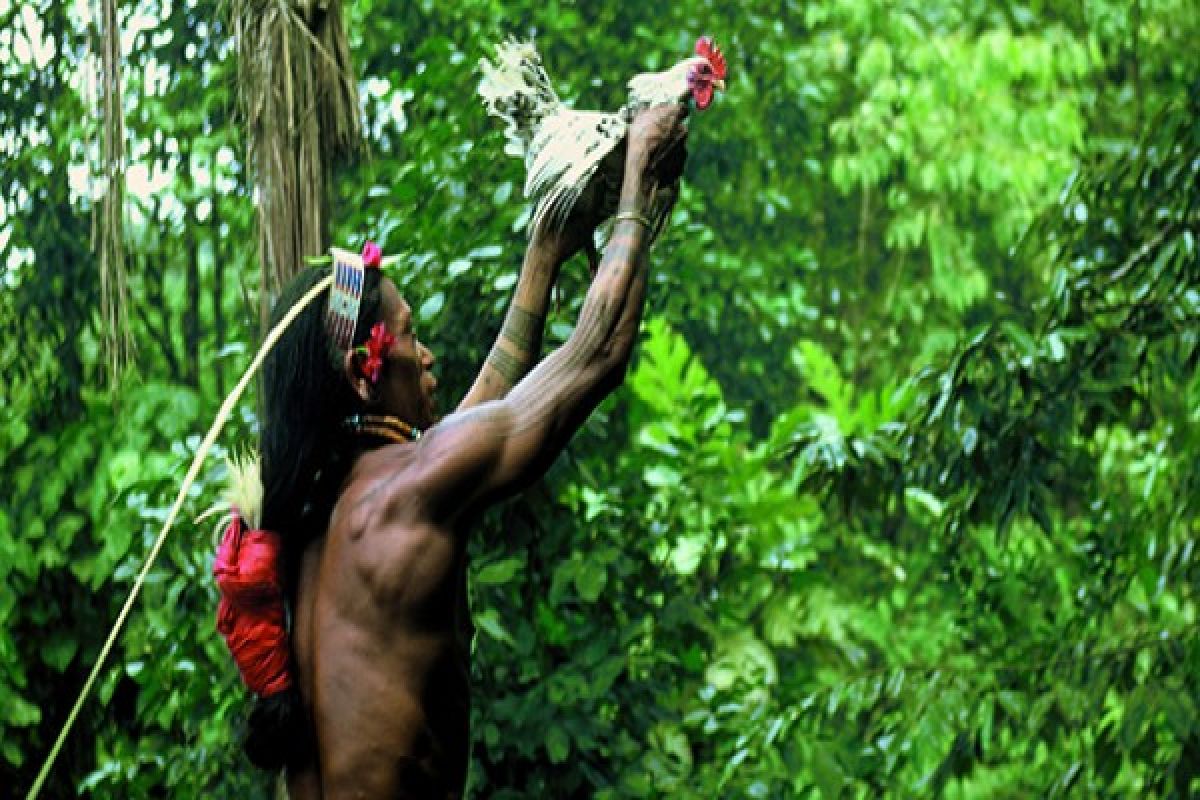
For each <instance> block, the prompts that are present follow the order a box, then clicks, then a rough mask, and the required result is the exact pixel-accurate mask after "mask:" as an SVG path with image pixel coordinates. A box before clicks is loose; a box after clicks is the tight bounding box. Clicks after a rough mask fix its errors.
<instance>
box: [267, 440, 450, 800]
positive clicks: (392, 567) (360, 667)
mask: <svg viewBox="0 0 1200 800" xmlns="http://www.w3.org/2000/svg"><path fill="white" fill-rule="evenodd" d="M413 450H414V446H412V445H395V446H392V447H389V448H385V449H384V450H381V451H374V452H371V453H368V454H366V455H364V456H363V457H362V458H360V459H359V462H358V464H356V466H355V468H354V469H353V470H352V472H351V475H350V478H349V480H348V483H347V486H346V488H345V491H344V492H343V493H342V496H341V498H340V500H339V502H338V505H337V507H336V508H335V509H334V513H333V517H332V520H331V523H330V526H329V531H328V533H327V535H326V536H325V537H323V538H321V539H319V540H318V541H316V542H314V543H313V544H312V545H311V546H310V547H309V549H308V551H307V552H306V553H305V555H304V559H303V562H302V564H301V569H300V576H299V585H298V589H297V595H296V619H295V627H294V633H293V636H294V639H293V646H294V648H295V653H296V660H297V665H296V666H297V675H298V678H299V682H300V689H301V695H302V696H303V697H304V699H305V704H306V705H307V706H308V708H309V710H310V713H311V714H312V719H313V723H314V730H315V732H316V737H317V741H316V743H315V746H316V754H317V755H318V758H319V763H320V765H321V773H322V774H321V775H320V779H319V783H318V782H316V781H314V780H313V779H314V777H315V775H313V774H301V775H296V776H295V777H294V778H293V780H291V781H290V787H291V795H292V797H294V798H309V797H326V798H331V797H339V796H343V795H345V796H363V797H388V798H391V797H414V798H434V797H436V798H445V797H456V796H458V795H459V794H460V793H461V791H462V787H463V783H464V781H465V779H466V766H467V758H468V753H467V747H468V736H467V731H468V723H469V713H470V705H469V686H468V678H467V661H466V659H467V651H466V648H465V646H464V643H463V642H462V641H461V640H460V636H459V631H460V626H461V625H462V624H463V620H464V619H465V616H466V608H465V607H464V605H465V577H464V576H465V558H464V548H463V542H462V539H461V537H458V536H456V535H455V532H454V531H453V530H451V529H449V528H448V527H439V526H437V525H435V524H433V523H432V522H431V521H430V519H429V517H428V515H426V514H424V513H423V509H422V502H421V498H420V493H419V490H418V488H417V487H415V486H406V485H404V484H405V481H406V477H407V476H408V475H409V474H410V473H412V472H413V470H411V469H406V464H407V463H410V462H411V461H412V456H413ZM385 489H386V491H385ZM405 497H407V498H409V502H407V503H403V502H400V503H398V502H397V498H405ZM384 505H387V506H388V507H387V508H383V507H381V506H384ZM314 769H315V767H314ZM321 785H323V786H324V795H322V794H321V790H320V788H319V787H320V786H321ZM313 789H315V792H314V791H313Z"/></svg>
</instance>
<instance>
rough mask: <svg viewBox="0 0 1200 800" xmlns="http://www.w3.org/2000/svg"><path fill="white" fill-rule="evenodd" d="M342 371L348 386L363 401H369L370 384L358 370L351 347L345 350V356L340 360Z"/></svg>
mask: <svg viewBox="0 0 1200 800" xmlns="http://www.w3.org/2000/svg"><path fill="white" fill-rule="evenodd" d="M342 371H343V373H344V374H345V376H346V382H347V383H349V384H350V388H351V389H353V390H354V393H355V394H357V395H358V396H359V398H360V399H362V401H363V402H364V403H369V402H370V401H371V384H370V383H368V382H367V379H366V378H364V377H363V375H362V373H360V372H359V371H358V363H357V362H356V361H355V354H354V350H353V348H352V349H350V350H347V351H346V357H345V358H344V359H343V360H342Z"/></svg>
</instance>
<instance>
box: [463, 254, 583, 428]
mask: <svg viewBox="0 0 1200 800" xmlns="http://www.w3.org/2000/svg"><path fill="white" fill-rule="evenodd" d="M561 267H562V259H561V257H560V255H559V253H558V252H556V251H555V250H554V249H553V248H551V247H549V246H538V245H536V244H530V246H529V248H528V249H527V250H526V251H525V260H524V262H523V263H522V265H521V274H520V277H519V278H518V279H517V288H516V289H515V291H514V292H513V299H512V301H511V302H510V303H509V306H508V312H507V313H506V314H505V316H504V324H503V326H502V327H501V328H500V335H499V336H497V337H496V341H495V342H494V343H493V344H492V349H491V351H490V352H489V353H488V357H487V361H485V362H484V365H483V369H481V370H480V371H479V376H478V377H477V378H476V379H475V383H474V384H473V385H472V386H471V390H470V391H469V392H467V396H466V397H464V398H463V401H462V403H461V404H460V405H459V410H463V409H466V408H470V407H471V406H474V405H478V404H479V403H485V402H487V401H489V400H497V399H499V398H501V397H504V395H506V394H507V393H508V391H509V389H511V388H512V387H513V386H515V385H516V384H517V382H518V381H520V380H521V378H522V377H524V376H525V373H527V372H528V371H529V370H530V368H531V367H532V366H533V365H534V363H536V361H537V358H538V355H539V354H540V352H541V347H542V331H543V328H544V326H545V322H546V308H547V307H548V306H549V303H550V289H551V287H552V286H553V285H554V281H555V278H556V277H557V276H558V271H559V269H560V268H561Z"/></svg>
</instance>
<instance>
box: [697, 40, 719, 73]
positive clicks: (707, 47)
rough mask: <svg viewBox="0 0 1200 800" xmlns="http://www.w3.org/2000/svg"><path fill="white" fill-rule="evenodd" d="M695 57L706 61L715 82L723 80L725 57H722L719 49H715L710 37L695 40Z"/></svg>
mask: <svg viewBox="0 0 1200 800" xmlns="http://www.w3.org/2000/svg"><path fill="white" fill-rule="evenodd" d="M696 55H698V56H704V57H705V58H707V59H708V63H710V64H712V68H713V73H715V74H716V76H717V80H722V81H723V80H725V56H724V55H722V53H721V48H719V47H717V45H716V43H715V42H713V40H712V37H711V36H701V37H700V38H699V39H697V40H696Z"/></svg>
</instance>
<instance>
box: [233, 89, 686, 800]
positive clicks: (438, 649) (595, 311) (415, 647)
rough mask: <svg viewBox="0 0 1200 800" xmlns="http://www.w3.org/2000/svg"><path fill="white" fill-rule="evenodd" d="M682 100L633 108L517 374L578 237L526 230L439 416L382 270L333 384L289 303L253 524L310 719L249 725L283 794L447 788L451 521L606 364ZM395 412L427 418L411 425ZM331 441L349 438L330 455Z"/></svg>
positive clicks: (457, 550) (548, 451)
mask: <svg viewBox="0 0 1200 800" xmlns="http://www.w3.org/2000/svg"><path fill="white" fill-rule="evenodd" d="M682 113H683V112H682V108H681V107H676V106H659V107H656V108H653V109H650V110H648V111H644V112H642V113H641V114H639V115H638V117H637V118H636V119H635V120H634V122H633V124H632V126H631V128H630V132H629V137H628V147H627V152H626V165H625V179H624V185H623V186H622V188H621V200H620V208H619V213H618V215H617V222H616V224H615V227H614V230H613V235H612V239H611V242H610V243H609V245H608V247H607V249H606V251H605V253H604V257H603V260H602V262H601V265H600V269H599V271H598V273H597V274H596V277H595V279H594V281H593V283H592V285H591V287H590V289H589V290H588V293H587V297H586V299H585V301H584V304H583V309H582V311H581V313H580V316H579V321H578V324H577V326H576V328H575V331H574V333H572V335H571V337H570V339H569V340H568V341H567V343H566V344H564V345H563V346H562V347H561V348H559V349H558V350H556V351H555V352H554V353H552V354H551V355H549V356H548V357H547V358H546V359H545V360H544V361H542V362H541V363H540V364H538V365H537V367H536V368H534V369H533V370H532V371H531V372H529V373H528V374H527V375H524V372H525V370H526V369H528V367H529V366H530V365H531V364H532V362H533V361H534V360H535V359H536V357H537V355H538V349H539V347H540V344H541V334H542V325H543V320H544V316H545V308H546V303H547V298H548V296H549V288H550V285H551V283H552V282H553V280H554V277H555V275H556V274H557V268H558V266H559V265H561V263H562V262H563V261H565V260H566V259H567V258H569V257H570V256H571V255H572V254H573V253H575V252H577V251H578V250H579V249H580V248H581V247H582V245H583V243H584V240H585V239H584V237H590V236H591V226H590V225H588V224H587V221H577V222H576V224H573V225H569V226H568V231H569V232H568V233H565V234H562V235H557V236H543V237H539V238H538V239H537V240H536V241H535V242H533V243H532V244H531V246H530V251H529V253H528V254H527V256H526V263H525V266H524V267H523V269H522V275H521V279H520V282H519V284H518V287H517V290H516V293H515V296H514V299H513V304H512V307H511V308H510V309H509V312H508V315H507V317H506V320H505V324H504V329H503V330H502V332H501V335H500V336H499V337H498V338H497V340H496V343H495V345H494V346H493V349H492V353H491V355H490V356H489V357H488V362H487V364H486V365H485V366H484V368H483V370H482V371H481V372H480V374H479V377H478V378H477V379H476V381H475V383H474V385H473V386H472V388H471V390H470V391H469V392H468V394H467V396H466V398H465V399H464V400H463V402H462V404H461V405H460V406H459V408H458V410H457V411H456V412H455V413H453V414H451V415H449V416H447V417H446V418H445V419H443V420H441V422H439V423H438V424H436V425H434V422H435V416H434V399H433V395H434V390H435V388H436V386H437V382H436V380H435V379H434V377H433V375H432V374H431V373H430V371H429V370H430V368H431V367H432V366H433V363H434V357H433V354H432V353H431V352H430V351H429V350H428V348H426V347H425V346H424V345H423V344H422V343H421V342H420V341H419V340H418V339H417V337H416V335H415V334H414V333H413V328H412V310H411V308H410V306H409V304H408V303H406V302H405V301H404V299H403V298H402V297H401V296H400V294H399V292H398V291H397V289H396V287H395V286H394V285H393V284H392V283H391V281H389V280H387V279H386V278H380V277H372V278H370V279H369V280H368V282H367V292H366V294H364V303H363V308H362V311H361V312H360V314H359V316H358V317H357V320H358V326H357V327H358V329H359V331H360V332H359V333H358V334H357V336H355V339H354V341H355V342H356V343H360V342H363V341H364V337H365V336H366V329H370V328H374V327H375V323H376V322H378V321H382V322H383V323H384V324H385V326H386V331H383V330H382V329H380V330H378V331H372V336H373V337H375V340H376V341H377V342H379V341H383V342H385V344H386V350H385V352H384V355H383V362H382V365H381V368H380V369H377V370H375V371H372V370H371V369H370V367H369V365H367V368H365V369H364V361H363V359H364V357H367V356H368V355H369V353H368V352H366V351H364V348H363V346H359V347H355V348H351V349H349V350H347V351H345V352H344V363H343V370H342V374H341V378H340V379H338V386H337V388H336V389H329V390H324V388H323V387H322V386H321V381H322V380H324V378H323V377H322V376H321V375H319V374H317V373H316V372H313V369H315V368H313V369H310V368H309V366H307V362H303V363H302V359H301V357H300V355H297V354H301V355H302V354H303V353H304V352H308V353H310V354H311V353H313V352H315V351H314V350H313V349H312V348H314V347H315V348H318V349H320V348H323V347H325V345H324V344H323V343H320V342H318V341H317V340H318V338H319V333H320V329H319V327H317V322H316V321H315V318H314V319H308V320H307V321H305V319H300V320H298V322H297V323H296V324H295V325H294V327H295V331H293V330H289V332H288V336H291V337H292V338H291V339H290V340H289V341H288V342H284V341H281V343H280V347H281V355H280V356H279V357H278V358H276V361H275V363H271V362H268V363H267V364H266V365H265V368H264V389H263V393H264V398H263V404H264V411H263V437H262V459H263V483H264V488H265V497H264V508H263V527H264V528H270V529H273V530H279V531H281V532H282V538H283V541H284V545H283V552H282V554H281V556H280V561H281V563H282V564H283V565H284V573H285V575H288V576H290V577H289V579H288V580H286V581H285V585H286V586H287V587H288V590H287V594H288V596H289V598H290V600H291V608H292V612H293V613H292V620H293V624H292V634H291V636H292V639H291V647H292V653H293V657H294V665H293V667H292V669H293V672H294V678H295V681H294V684H295V686H294V689H295V695H296V697H297V698H298V702H299V704H300V705H301V706H302V707H303V709H304V711H305V712H306V713H305V714H304V715H303V716H302V717H301V719H307V720H308V723H307V725H304V726H302V727H306V728H311V731H310V732H309V731H306V732H304V735H301V736H297V734H298V731H297V730H295V729H294V728H295V727H296V726H295V725H292V726H290V727H291V728H293V729H292V730H285V729H283V728H286V727H289V726H282V727H277V729H276V730H275V731H274V732H268V733H266V734H265V735H266V736H267V737H268V738H270V737H274V744H275V745H278V746H279V747H280V748H284V751H285V752H284V757H285V758H286V763H287V776H288V788H289V794H290V795H291V797H292V798H296V799H297V800H308V798H326V800H336V799H337V798H351V797H352V798H421V800H425V798H438V800H444V798H455V797H460V796H461V795H462V792H463V787H464V783H465V780H466V771H467V764H468V760H469V754H468V739H469V737H468V722H469V687H468V677H467V676H468V670H467V667H468V663H467V659H468V653H467V651H466V649H465V647H464V644H463V643H462V642H461V641H460V637H459V635H458V631H459V626H460V625H461V623H462V619H463V615H464V614H465V613H466V608H465V594H466V592H465V587H466V583H465V575H466V563H465V562H466V556H465V553H466V536H467V530H468V528H469V526H470V525H471V524H472V522H473V520H474V519H476V518H477V516H478V513H479V512H480V511H481V510H482V509H483V508H485V507H486V506H488V505H490V504H492V503H495V502H497V501H499V500H502V499H504V498H506V497H509V496H511V495H513V494H514V493H515V492H517V491H518V490H520V489H521V488H522V487H524V486H526V485H528V484H529V483H530V482H531V481H533V480H535V479H536V478H538V477H540V476H541V475H542V474H543V473H544V471H545V470H546V468H547V467H548V466H549V465H550V463H551V462H552V461H553V460H554V458H555V457H556V456H557V455H558V453H559V452H560V451H561V449H562V448H563V447H564V446H565V444H566V443H567V441H568V440H569V439H570V438H571V436H572V435H573V434H574V432H575V431H576V429H577V428H578V427H579V425H580V424H582V422H583V421H584V420H585V419H586V418H587V416H588V414H589V413H591V411H592V409H593V408H595V406H596V404H597V403H599V402H600V400H601V399H602V398H603V397H604V396H605V395H607V394H608V393H609V392H611V391H612V390H613V389H614V388H616V387H617V386H618V385H620V383H621V381H622V380H623V378H624V374H625V369H626V366H627V365H628V363H629V358H630V354H631V351H632V348H633V345H634V342H635V341H636V339H637V335H638V327H639V324H640V321H641V314H642V300H643V296H644V293H645V287H646V266H645V251H646V244H647V239H648V231H647V230H646V222H645V218H644V216H643V215H644V213H645V211H646V209H647V206H648V204H649V202H650V198H651V195H652V194H653V192H654V191H655V189H656V187H657V185H658V184H659V183H660V182H661V183H662V184H663V185H664V186H666V185H670V184H673V183H674V182H675V181H676V180H677V179H678V175H679V171H680V170H681V169H682V163H683V157H684V154H683V146H682V143H683V140H684V139H685V137H686V132H685V131H684V130H683V128H682V126H681V118H682ZM667 153H670V155H671V158H666V159H664V158H663V156H664V154H667ZM668 162H669V163H670V164H671V166H670V167H667V168H664V167H662V166H661V165H662V164H664V163H668ZM655 164H658V165H660V166H658V167H655V166H652V165H655ZM368 272H370V271H368ZM375 272H376V275H377V274H378V273H377V271H375ZM372 282H373V283H372ZM372 286H374V287H376V288H374V289H372ZM301 288H303V287H301ZM372 291H374V292H375V293H376V294H375V296H374V298H375V299H374V300H372V299H371V298H370V297H368V295H369V294H370V293H371V292H372ZM286 300H287V293H285V297H284V301H286ZM280 305H281V306H283V305H285V303H284V302H283V301H281V303H280ZM372 308H374V311H372V310H371V309H372ZM372 315H373V316H372ZM310 316H313V315H310ZM380 337H382V338H380ZM289 342H290V343H289ZM315 342H316V343H315ZM304 348H308V350H307V351H306V350H305V349H304ZM289 353H291V355H288V354H289ZM309 360H310V361H311V360H316V361H320V359H319V358H316V359H309ZM310 373H311V374H310ZM522 375H524V377H523V378H522ZM297 398H304V401H303V402H302V401H300V400H298V399H297ZM322 421H323V422H322ZM339 423H340V424H339ZM409 426H414V427H416V428H421V429H425V428H427V429H428V430H427V432H426V433H425V434H424V435H423V436H420V437H419V438H416V437H415V436H414V435H413V434H412V433H410V430H409ZM326 429H328V430H331V431H332V433H328V434H323V433H321V431H322V430H326ZM306 437H307V438H306ZM298 440H304V441H301V442H300V443H299V444H297V441H298ZM410 440H411V441H410ZM305 441H306V442H307V443H304V442H305ZM343 441H350V442H353V443H355V444H354V447H353V448H352V449H351V450H349V451H347V454H346V455H344V456H343V455H339V453H341V452H342V449H344V448H343V445H342V444H341V442H343ZM326 524H327V528H326V527H324V526H325V525H326ZM304 530H309V531H310V534H309V535H305V534H303V533H302V531H304ZM289 554H290V555H289ZM289 564H290V565H291V566H290V567H289V566H288V565H289ZM260 722H261V720H260ZM255 724H256V723H255V719H254V716H253V715H252V717H251V726H252V728H253V727H254V725H255ZM251 734H252V736H253V735H254V731H252V732H251ZM259 734H260V739H261V738H262V736H263V735H264V734H263V732H262V731H260V732H259ZM289 748H290V750H289ZM248 749H249V748H248Z"/></svg>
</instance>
